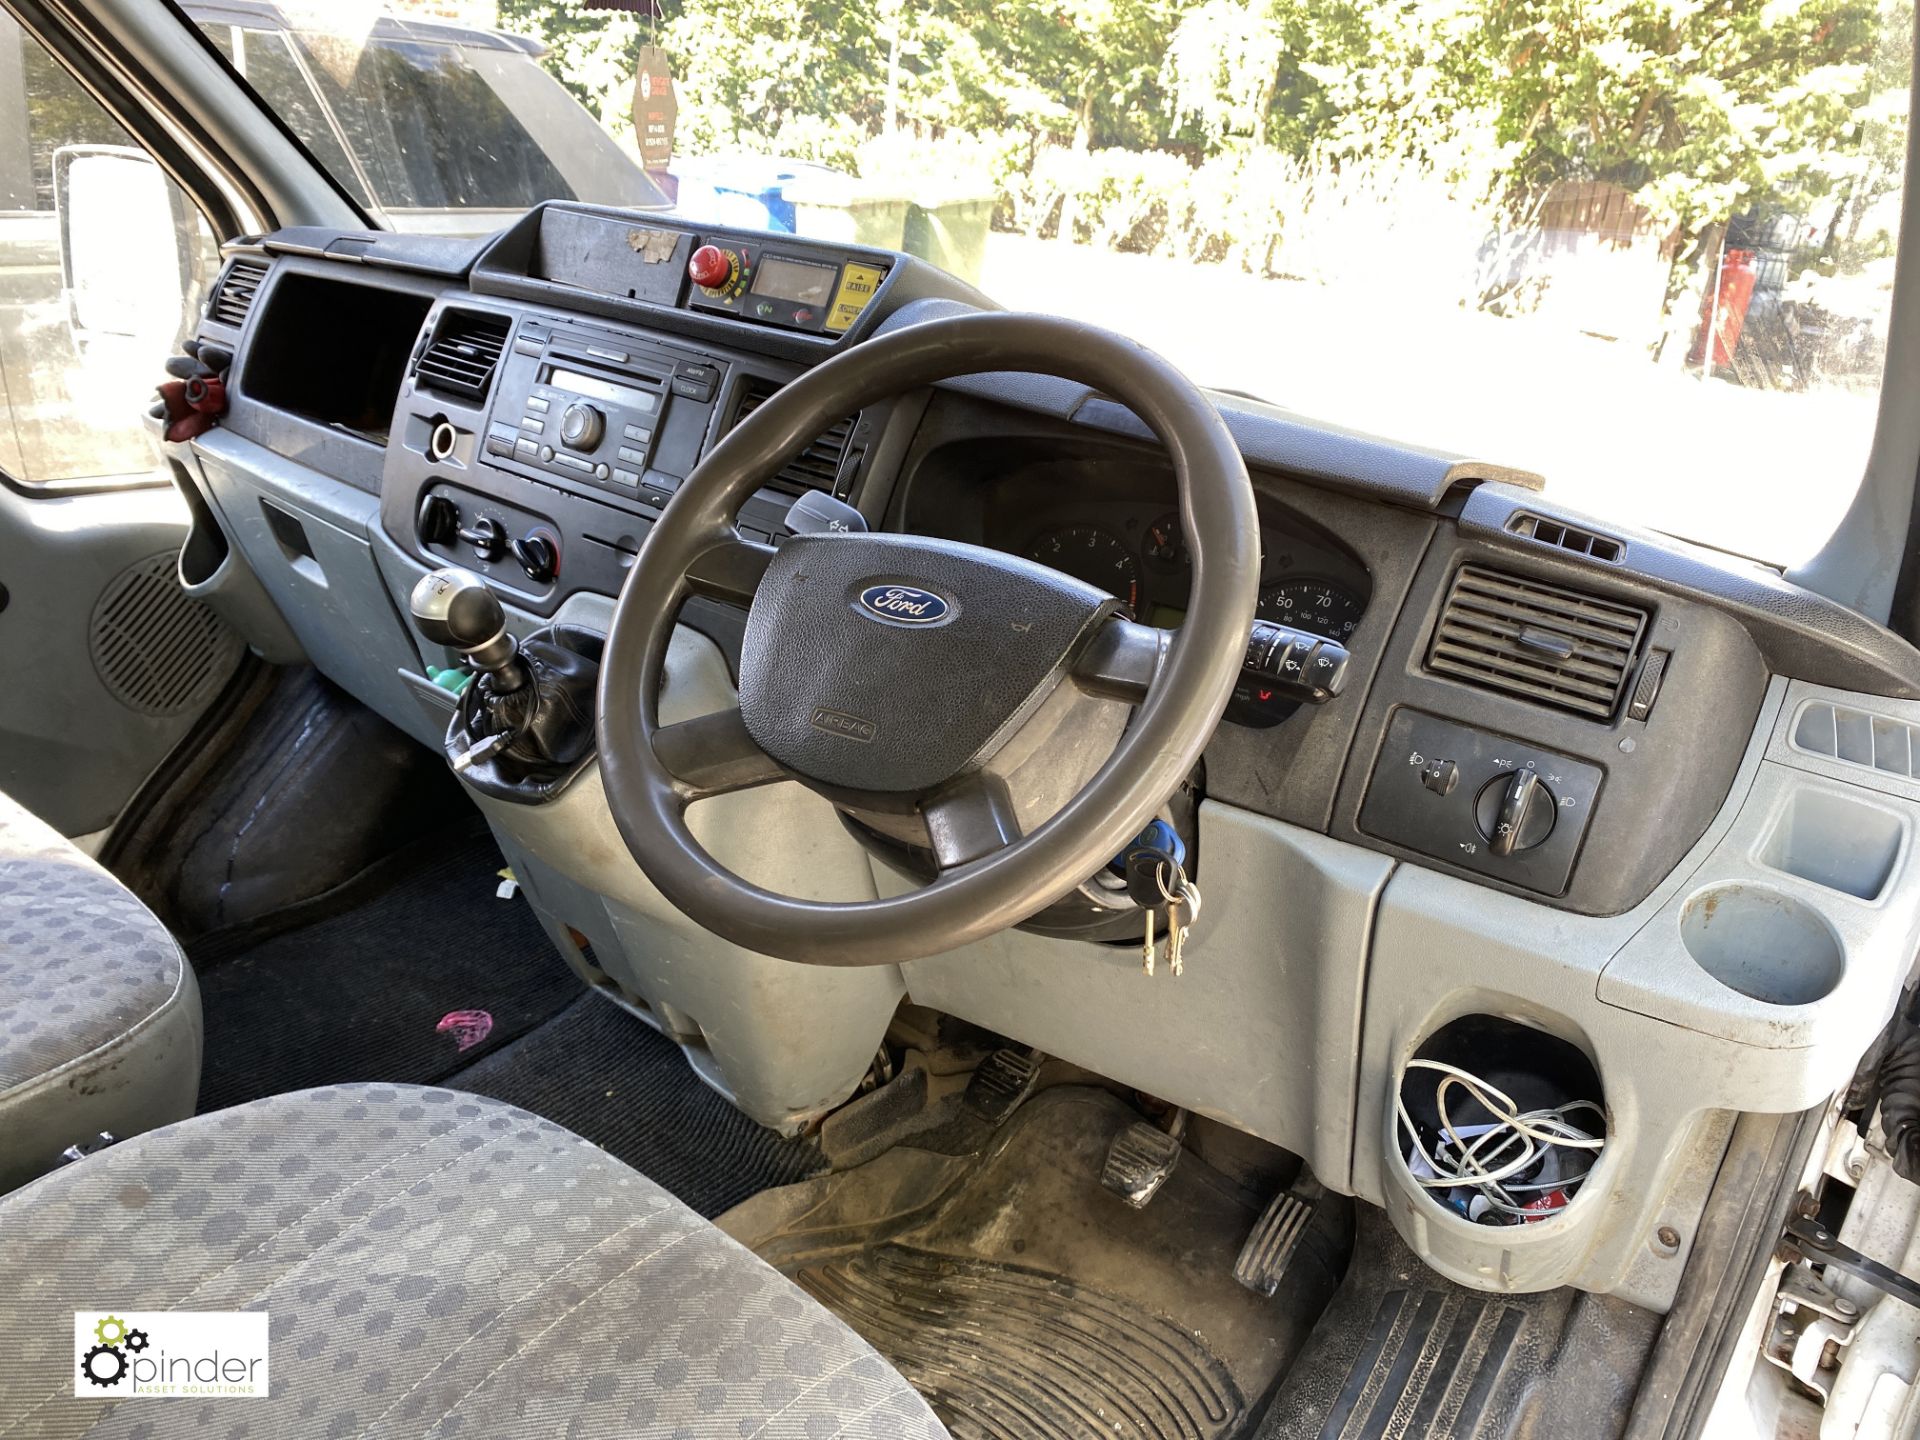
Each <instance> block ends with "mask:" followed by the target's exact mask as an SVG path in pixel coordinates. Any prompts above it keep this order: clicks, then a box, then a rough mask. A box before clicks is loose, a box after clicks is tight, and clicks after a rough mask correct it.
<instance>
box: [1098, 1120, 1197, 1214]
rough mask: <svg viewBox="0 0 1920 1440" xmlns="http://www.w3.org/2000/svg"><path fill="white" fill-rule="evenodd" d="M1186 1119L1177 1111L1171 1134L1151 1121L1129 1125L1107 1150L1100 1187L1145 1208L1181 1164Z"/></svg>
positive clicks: (1140, 1208) (1138, 1207) (1136, 1206)
mask: <svg viewBox="0 0 1920 1440" xmlns="http://www.w3.org/2000/svg"><path fill="white" fill-rule="evenodd" d="M1186 1118H1187V1117H1186V1112H1185V1111H1184V1110H1182V1111H1180V1112H1178V1113H1177V1114H1176V1115H1175V1116H1174V1122H1173V1129H1172V1130H1171V1131H1167V1130H1162V1129H1161V1128H1160V1127H1159V1126H1158V1125H1155V1124H1153V1123H1152V1122H1151V1121H1148V1120H1136V1121H1134V1122H1133V1124H1131V1125H1129V1126H1127V1128H1126V1129H1124V1130H1122V1131H1121V1132H1120V1133H1119V1134H1118V1135H1116V1136H1114V1137H1113V1143H1112V1144H1111V1145H1109V1146H1108V1147H1107V1163H1106V1164H1105V1165H1103V1166H1101V1167H1100V1184H1101V1185H1102V1186H1103V1187H1104V1188H1106V1189H1108V1190H1111V1191H1112V1192H1113V1193H1114V1194H1115V1195H1118V1196H1119V1197H1120V1198H1121V1199H1122V1200H1124V1201H1126V1202H1127V1204H1129V1205H1131V1206H1132V1207H1133V1208H1134V1209H1136V1210H1144V1209H1146V1208H1147V1203H1148V1202H1149V1201H1151V1200H1152V1199H1153V1197H1154V1196H1156V1195H1158V1194H1159V1193H1160V1187H1161V1186H1162V1185H1164V1184H1166V1183H1167V1178H1168V1177H1169V1176H1170V1175H1172V1174H1173V1167H1174V1166H1176V1165H1178V1164H1179V1163H1180V1137H1181V1135H1182V1134H1183V1133H1184V1132H1185V1130H1186V1128H1187V1127H1186V1123H1185V1122H1186Z"/></svg>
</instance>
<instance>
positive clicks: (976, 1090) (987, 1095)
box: [962, 1049, 1047, 1126]
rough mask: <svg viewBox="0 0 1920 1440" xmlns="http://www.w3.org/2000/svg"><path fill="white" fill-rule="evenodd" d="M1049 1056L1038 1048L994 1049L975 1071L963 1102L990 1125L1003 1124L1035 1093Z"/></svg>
mask: <svg viewBox="0 0 1920 1440" xmlns="http://www.w3.org/2000/svg"><path fill="white" fill-rule="evenodd" d="M1046 1058H1047V1057H1046V1056H1044V1055H1042V1054H1041V1053H1040V1052H1039V1051H1038V1050H1013V1049H1006V1050H996V1051H994V1052H993V1053H992V1054H991V1055H989V1056H987V1058H986V1059H985V1060H982V1061H981V1062H980V1068H979V1069H977V1070H975V1071H974V1072H973V1078H972V1079H971V1080H969V1081H968V1082H967V1090H966V1094H965V1096H964V1097H963V1098H962V1103H963V1104H965V1106H966V1107H967V1109H969V1110H971V1111H972V1112H973V1113H974V1114H975V1115H978V1116H979V1117H980V1118H981V1119H982V1120H984V1121H986V1122H987V1123H988V1124H989V1125H994V1126H998V1125H1000V1124H1002V1123H1003V1122H1004V1121H1005V1120H1006V1118H1007V1117H1008V1116H1009V1115H1011V1114H1013V1112H1014V1111H1015V1110H1018V1109H1019V1108H1020V1104H1021V1102H1022V1101H1024V1100H1025V1099H1026V1098H1027V1097H1028V1096H1029V1095H1031V1094H1033V1087H1034V1086H1035V1085H1036V1084H1037V1083H1039V1080H1040V1066H1041V1065H1042V1064H1043V1063H1044V1062H1045V1060H1046Z"/></svg>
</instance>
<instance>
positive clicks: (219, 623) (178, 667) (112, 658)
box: [88, 550, 242, 715]
mask: <svg viewBox="0 0 1920 1440" xmlns="http://www.w3.org/2000/svg"><path fill="white" fill-rule="evenodd" d="M174 568H175V561H174V555H173V552H172V551H171V550H169V551H164V552H162V553H161V554H158V555H152V556H149V557H148V558H147V559H145V560H141V561H137V562H136V563H134V564H132V565H129V566H128V567H127V568H126V569H125V570H123V571H121V572H120V574H119V575H118V576H116V577H115V578H114V581H113V583H112V584H111V585H109V586H107V589H106V592H105V593H104V594H103V595H101V597H100V602H99V603H98V604H97V605H95V606H94V607H93V623H92V625H91V626H89V627H88V644H89V646H90V647H91V649H92V652H93V666H94V669H95V670H97V671H98V672H99V674H100V680H101V683H102V684H104V685H105V686H106V687H107V689H108V691H109V692H110V693H111V694H112V695H113V697H114V698H115V699H116V700H118V701H119V702H120V703H121V704H122V705H125V706H126V707H127V708H128V709H130V710H138V711H139V712H140V713H141V714H143V715H179V714H181V713H183V712H185V711H188V710H191V709H194V708H195V707H197V706H200V705H203V704H205V703H206V702H207V701H208V700H210V699H212V698H213V696H214V694H215V692H216V691H218V690H219V688H220V687H221V686H222V685H224V684H226V682H227V679H228V677H229V676H231V675H232V674H233V669H234V666H235V665H237V664H239V663H240V652H241V649H242V645H241V641H240V637H239V636H238V635H236V634H235V633H234V632H233V630H232V629H231V628H230V627H229V626H228V625H227V623H226V621H224V620H222V619H221V618H220V617H219V616H218V615H216V614H214V613H213V611H211V610H209V609H208V608H207V607H206V606H205V605H203V604H201V603H200V602H199V601H198V600H195V599H194V598H193V597H192V596H191V595H189V594H187V592H186V591H184V590H182V589H181V588H180V581H179V579H178V577H177V576H176V575H175V573H174Z"/></svg>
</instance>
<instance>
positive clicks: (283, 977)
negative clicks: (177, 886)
mask: <svg viewBox="0 0 1920 1440" xmlns="http://www.w3.org/2000/svg"><path fill="white" fill-rule="evenodd" d="M503 863H504V862H503V861H502V860H501V858H500V852H499V850H498V849H497V848H495V846H494V843H493V837H492V836H491V835H490V834H488V833H487V832H485V831H484V830H482V831H479V832H474V831H472V830H466V831H461V832H458V833H455V834H452V835H450V836H448V837H447V840H446V842H445V843H444V844H442V845H435V846H432V847H428V848H427V849H426V850H425V851H423V852H416V853H415V854H414V855H413V856H411V857H409V858H407V859H404V860H398V861H396V862H395V863H394V864H393V865H392V866H390V867H389V868H388V872H387V873H386V874H385V875H382V876H375V877H373V879H374V880H376V881H378V882H379V883H377V884H373V885H369V884H368V883H367V882H366V881H364V880H363V881H359V882H355V884H354V886H353V887H352V890H351V893H350V895H349V896H348V898H350V899H351V900H352V901H353V903H352V904H350V905H349V906H347V908H344V909H341V908H337V906H336V905H335V904H333V903H331V902H330V901H329V902H316V903H310V905H309V906H308V907H305V911H306V912H311V913H315V914H316V915H317V918H314V919H311V920H308V921H306V923H302V924H298V925H295V926H294V927H293V928H290V929H280V930H277V931H274V932H272V933H268V934H266V935H265V937H264V938H260V939H257V940H255V939H253V938H252V937H251V935H250V934H249V933H248V932H237V933H231V934H216V935H213V936H209V937H207V938H206V939H205V940H203V941H197V942H195V943H194V944H193V945H192V946H190V947H189V952H188V953H189V955H190V956H191V957H192V959H193V961H194V964H195V967H196V969H198V970H199V971H200V995H201V1002H202V1007H203V1009H204V1011H205V1014H206V1026H207V1033H206V1051H205V1060H204V1062H203V1065H202V1068H201V1074H200V1108H201V1110H203V1111H205V1110H218V1109H223V1108H225V1107H226V1106H229V1105H238V1104H241V1103H242V1102H244V1101H247V1100H254V1099H258V1098H259V1097H260V1096H263V1095H274V1094H279V1093H281V1092H283V1091H287V1090H301V1089H305V1088H307V1087H309V1086H314V1085H328V1084H332V1083H334V1082H336V1081H342V1080H391V1081H396V1082H403V1083H411V1084H417V1085H428V1084H433V1083H434V1082H436V1081H440V1080H444V1079H446V1078H447V1077H448V1076H450V1075H452V1074H453V1073H454V1072H455V1071H457V1070H460V1069H461V1068H463V1067H464V1066H466V1065H468V1064H470V1063H472V1062H473V1061H474V1060H475V1059H477V1058H478V1057H479V1056H481V1055H484V1054H485V1053H486V1052H487V1051H489V1050H491V1049H495V1048H497V1047H499V1046H501V1045H503V1044H505V1043H506V1042H508V1041H509V1040H512V1039H513V1038H514V1037H515V1036H518V1035H522V1034H524V1033H525V1032H527V1031H528V1030H531V1029H532V1028H533V1027H534V1026H536V1025H538V1024H540V1023H541V1022H542V1021H544V1020H546V1019H548V1018H549V1017H551V1016H553V1015H555V1014H557V1013H559V1012H560V1011H561V1010H563V1009H564V1008H566V1006H567V1005H568V1004H569V1003H571V1002H572V1001H573V1000H574V999H575V998H577V997H578V996H579V995H580V994H581V993H582V990H583V988H584V987H583V986H582V984H581V982H580V979H579V977H577V976H576V975H575V974H574V973H573V971H572V970H570V969H568V967H567V963H566V961H564V960H563V959H561V958H560V955H559V953H558V952H557V951H556V950H555V949H554V948H553V942H552V941H550V940H549V939H548V938H547V935H546V932H545V931H544V930H542V929H541V928H540V922H539V920H538V919H537V918H535V916H534V913H533V910H532V907H530V906H529V905H528V904H527V902H526V900H525V899H524V898H515V899H512V900H501V899H499V898H497V897H496V895H495V893H494V892H495V889H496V887H497V886H498V885H499V883H500V880H499V876H498V874H497V872H498V871H499V869H500V867H501V865H502V864H503ZM344 889H345V887H343V890H344ZM304 913H305V912H303V918H304ZM250 928H252V927H250ZM481 1016H484V1019H482V1018H480V1017H481Z"/></svg>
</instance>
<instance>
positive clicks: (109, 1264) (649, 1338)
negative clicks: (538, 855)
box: [0, 1084, 947, 1440]
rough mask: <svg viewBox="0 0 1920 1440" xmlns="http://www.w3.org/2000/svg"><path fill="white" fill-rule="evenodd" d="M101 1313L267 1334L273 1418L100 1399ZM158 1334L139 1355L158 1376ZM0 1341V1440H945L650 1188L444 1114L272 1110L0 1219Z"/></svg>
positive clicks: (158, 1135) (125, 1150)
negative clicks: (228, 1318)
mask: <svg viewBox="0 0 1920 1440" xmlns="http://www.w3.org/2000/svg"><path fill="white" fill-rule="evenodd" d="M95 1310H99V1311H110V1312H113V1313H115V1314H125V1313H127V1312H141V1311H168V1310H265V1311H267V1312H268V1314H269V1316H270V1319H269V1322H268V1324H269V1333H270V1336H271V1351H270V1359H269V1378H270V1386H271V1394H270V1396H269V1397H268V1398H267V1399H264V1400H262V1399H247V1398H221V1399H210V1400H201V1399H161V1398H157V1397H148V1398H145V1399H142V1398H140V1397H139V1396H138V1395H137V1394H135V1393H133V1380H134V1379H135V1378H136V1377H137V1375H138V1373H139V1371H138V1367H129V1371H128V1374H127V1376H126V1377H125V1378H122V1379H120V1380H119V1381H118V1383H111V1384H105V1385H101V1384H97V1383H96V1382H94V1381H92V1380H90V1379H87V1378H86V1377H84V1376H83V1375H82V1374H81V1373H79V1372H78V1371H77V1370H76V1366H75V1342H74V1312H75V1311H95ZM163 1324H164V1321H163V1317H156V1319H155V1321H154V1322H153V1323H152V1324H151V1325H150V1327H149V1329H148V1330H147V1332H146V1333H145V1334H143V1335H142V1336H141V1337H140V1341H139V1345H138V1347H137V1348H139V1349H148V1347H151V1349H150V1352H149V1353H150V1354H153V1355H157V1354H159V1353H160V1352H161V1351H162V1350H163V1349H164V1343H165V1338H166V1337H165V1334H164V1332H163ZM0 1334H4V1335H5V1336H7V1337H8V1344H7V1346H6V1347H5V1348H4V1350H0V1435H34V1436H46V1437H52V1436H67V1435H82V1434H100V1435H135V1434H137V1435H142V1436H152V1437H166V1436H188V1435H193V1436H198V1435H202V1434H220V1435H225V1434H229V1433H246V1434H250V1435H255V1436H276V1437H280V1436H302V1437H315V1440H318V1437H346V1436H394V1437H398V1436H452V1435H456V1434H457V1435H462V1436H473V1435H551V1436H555V1437H559V1436H580V1437H601V1436H606V1437H612V1436H633V1435H646V1436H660V1437H667V1436H681V1437H689V1440H721V1437H725V1440H785V1437H793V1440H803V1437H804V1440H825V1437H829V1436H838V1437H841V1440H882V1437H885V1440H896V1437H905V1436H913V1437H920V1436H929V1437H938V1436H945V1435H946V1433H947V1432H946V1430H945V1429H944V1428H943V1427H942V1426H941V1424H940V1422H939V1421H938V1420H937V1419H935V1418H934V1415H933V1412H932V1411H931V1410H930V1409H929V1408H928V1407H927V1404H926V1402H925V1401H924V1400H922V1399H921V1398H920V1396H919V1395H917V1394H916V1393H915V1392H914V1391H913V1389H912V1388H911V1387H909V1386H908V1384H907V1382H906V1381H905V1380H904V1379H902V1378H901V1377H900V1375H899V1374H898V1373H897V1372H896V1371H895V1370H894V1369H893V1368H892V1367H891V1366H890V1365H888V1364H887V1362H886V1361H885V1360H883V1359H881V1358H880V1356H879V1355H878V1354H877V1353H876V1352H875V1351H874V1350H872V1349H871V1348H870V1347H869V1346H868V1345H867V1344H866V1342H865V1341H863V1340H862V1339H860V1337H859V1336H857V1335H855V1334H854V1333H853V1331H851V1330H849V1329H848V1328H847V1327H846V1326H845V1325H843V1324H842V1323H841V1322H840V1321H839V1320H837V1319H835V1318H834V1317H833V1316H832V1315H831V1314H829V1313H828V1312H827V1311H826V1310H825V1309H823V1308H821V1306H820V1305H818V1304H817V1303H815V1302H814V1301H813V1300H812V1299H811V1298H809V1297H808V1296H807V1295H806V1294H804V1293H803V1292H802V1291H801V1290H800V1289H799V1288H798V1287H797V1286H795V1285H794V1284H793V1283H792V1282H791V1281H789V1280H787V1279H786V1278H785V1277H783V1276H782V1275H780V1274H779V1273H778V1272H777V1271H775V1270H773V1269H772V1268H771V1267H769V1266H767V1265H766V1264H764V1263H763V1262H762V1261H760V1260H759V1259H757V1258H756V1257H755V1256H754V1255H752V1254H751V1253H750V1252H749V1251H747V1250H746V1249H744V1248H742V1247H741V1246H740V1245H738V1244H736V1243H735V1242H734V1241H733V1240H731V1239H729V1238H728V1237H727V1236H726V1235H724V1234H722V1233H721V1232H720V1231H719V1230H718V1229H716V1228H715V1227H714V1226H713V1225H711V1224H709V1223H708V1222H707V1221H705V1220H703V1219H701V1218H700V1217H699V1216H698V1215H695V1214H694V1213H693V1212H692V1211H690V1210H688V1209H687V1208H686V1207H685V1206H684V1205H682V1204H680V1202H679V1201H677V1200H675V1199H674V1198H673V1197H672V1196H670V1195H668V1194H667V1193H666V1192H665V1191H664V1190H662V1189H660V1187H659V1186H657V1185H655V1184H653V1183H652V1182H651V1181H649V1180H648V1179H646V1178H645V1177H644V1176H642V1175H640V1174H638V1173H637V1172H635V1171H633V1170H631V1169H629V1168H628V1167H627V1166H625V1165H623V1164H621V1163H620V1162H619V1161H617V1160H615V1159H613V1158H612V1157H611V1156H609V1155H607V1154H606V1153H605V1152H603V1151H601V1150H599V1149H597V1148H595V1147H594V1146H593V1145H590V1144H588V1143H587V1142H586V1141H585V1140H582V1139H580V1138H579V1137H578V1136H577V1135H574V1134H572V1133H570V1132H569V1131H567V1130H564V1129H562V1128H561V1127H560V1126H558V1125H555V1124H552V1123H551V1122H549V1121H546V1120H542V1119H540V1118H539V1117H538V1116H535V1115H530V1114H528V1113H527V1112H526V1111H524V1110H518V1109H515V1108H513V1107H511V1106H508V1105H502V1104H499V1103H497V1102H495V1101H492V1100H486V1099H482V1098H480V1097H478V1096H474V1095H467V1094H462V1093H459V1092H456V1091H452V1090H435V1089H422V1088H416V1087H410V1086H404V1085H377V1084H374V1085H336V1086H331V1087H328V1088H326V1089H322V1090H307V1091H301V1092H298V1093H295V1094H290V1095H277V1096H274V1097H272V1098H270V1099H267V1100H261V1101H258V1102H256V1103H254V1104H251V1105H243V1106H240V1107H238V1108H236V1109H232V1110H223V1111H219V1112H217V1113H215V1114H211V1115H203V1116H201V1117H200V1118H198V1119H195V1120H188V1121H184V1122H182V1123H180V1124H178V1125H172V1126H169V1127H167V1128H165V1129H162V1130H155V1131H152V1132H150V1133H148V1134H146V1135H142V1136H139V1137H138V1138H136V1139H133V1140H130V1141H127V1142H125V1143H123V1144H120V1145H117V1146H114V1147H113V1148H111V1149H108V1150H105V1151H103V1152H101V1153H100V1154H98V1155H95V1156H93V1157H91V1158H89V1159H87V1160H84V1161H82V1162H80V1163H78V1164H75V1165H70V1166H68V1167H66V1168H64V1169H62V1170H59V1171H56V1172H55V1173H54V1174H51V1175H48V1176H46V1177H45V1178H44V1179H41V1180H39V1181H37V1182H35V1183H34V1184H31V1185H28V1186H27V1187H26V1188H24V1189H22V1190H20V1191H17V1192H16V1193H14V1194H12V1195H10V1196H8V1197H6V1199H4V1200H0ZM108 1338H112V1337H108ZM118 1368H119V1367H117V1366H115V1365H113V1364H110V1363H107V1362H106V1361H104V1360H103V1361H102V1362H100V1363H97V1364H95V1366H94V1367H93V1373H94V1374H95V1375H101V1374H115V1373H116V1372H117V1370H118ZM76 1380H78V1381H79V1382H80V1384H79V1389H80V1391H81V1393H82V1394H84V1395H87V1396H89V1397H90V1398H88V1399H75V1398H74V1391H75V1382H76ZM236 1425H238V1426H241V1427H242V1429H241V1431H240V1432H233V1431H231V1430H230V1428H229V1427H231V1426H236Z"/></svg>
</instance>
